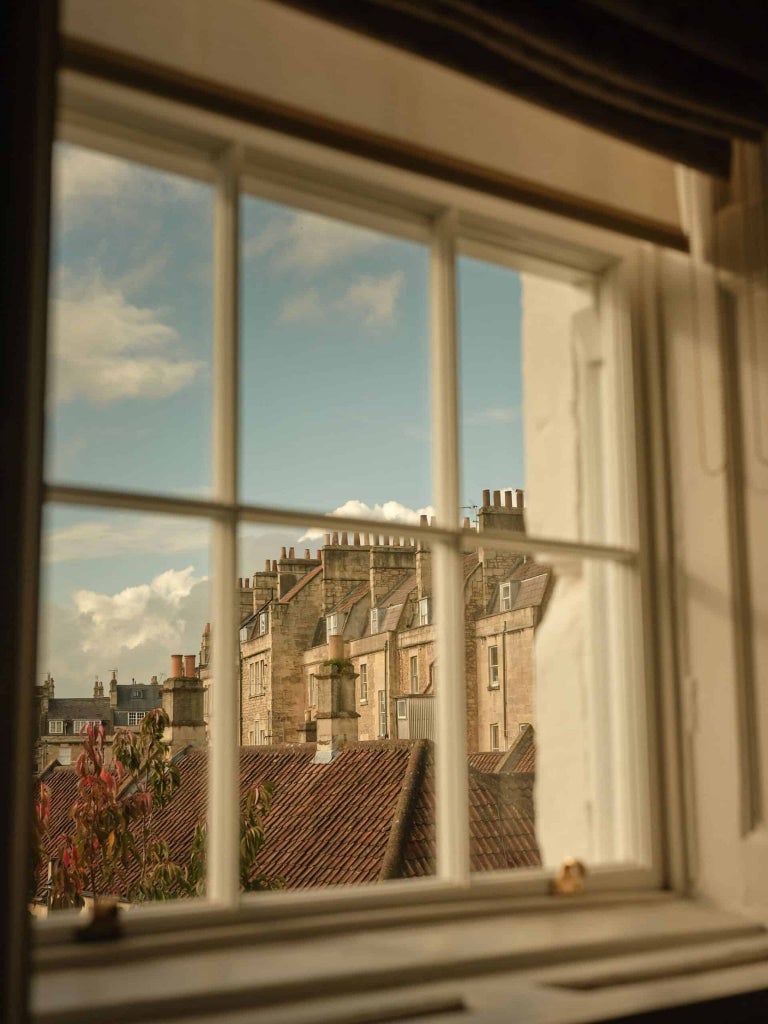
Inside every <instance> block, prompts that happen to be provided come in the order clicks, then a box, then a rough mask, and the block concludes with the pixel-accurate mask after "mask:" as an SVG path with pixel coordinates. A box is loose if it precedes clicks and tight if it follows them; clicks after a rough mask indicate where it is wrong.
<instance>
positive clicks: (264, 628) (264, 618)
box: [259, 612, 269, 636]
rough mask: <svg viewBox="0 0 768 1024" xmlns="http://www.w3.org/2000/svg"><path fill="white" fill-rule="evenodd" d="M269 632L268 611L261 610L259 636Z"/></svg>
mask: <svg viewBox="0 0 768 1024" xmlns="http://www.w3.org/2000/svg"><path fill="white" fill-rule="evenodd" d="M268 632H269V612H261V614H260V615H259V636H265V635H266V634H267V633H268Z"/></svg>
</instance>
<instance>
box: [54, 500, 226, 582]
mask: <svg viewBox="0 0 768 1024" xmlns="http://www.w3.org/2000/svg"><path fill="white" fill-rule="evenodd" d="M209 540H210V531H209V529H208V526H207V525H206V524H205V523H202V522H198V521H196V520H189V521H185V520H179V519H176V518H173V519H168V518H166V517H164V516H157V517H155V516H152V517H150V516H138V515H137V516H115V517H113V518H111V519H109V520H87V521H86V522H82V523H73V524H72V525H70V526H62V527H59V528H58V529H55V530H49V531H46V532H45V533H44V534H43V554H44V561H45V562H46V564H47V565H54V564H57V563H61V562H71V561H76V560H81V559H94V558H111V557H117V556H119V555H126V554H154V555H157V554H159V553H161V552H162V553H164V554H172V553H175V552H180V551H193V550H199V549H201V548H205V547H207V546H208V543H209ZM158 578H159V579H160V578H162V577H158Z"/></svg>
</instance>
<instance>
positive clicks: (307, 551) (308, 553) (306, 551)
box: [304, 548, 312, 562]
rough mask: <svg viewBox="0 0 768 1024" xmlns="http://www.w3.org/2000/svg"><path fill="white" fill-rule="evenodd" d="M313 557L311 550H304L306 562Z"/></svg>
mask: <svg viewBox="0 0 768 1024" xmlns="http://www.w3.org/2000/svg"><path fill="white" fill-rule="evenodd" d="M311 557H312V553H311V552H310V550H309V548H304V561H306V562H308V561H309V560H310V558H311Z"/></svg>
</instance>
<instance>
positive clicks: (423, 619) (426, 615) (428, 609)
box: [419, 597, 432, 626]
mask: <svg viewBox="0 0 768 1024" xmlns="http://www.w3.org/2000/svg"><path fill="white" fill-rule="evenodd" d="M431 621H432V598H430V597H422V599H421V600H420V601H419V625H420V626H428V625H429V623H430V622H431Z"/></svg>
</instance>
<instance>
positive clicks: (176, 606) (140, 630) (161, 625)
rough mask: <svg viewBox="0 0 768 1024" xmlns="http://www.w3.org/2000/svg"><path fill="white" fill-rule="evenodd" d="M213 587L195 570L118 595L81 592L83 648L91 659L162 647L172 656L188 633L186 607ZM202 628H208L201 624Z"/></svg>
mask: <svg viewBox="0 0 768 1024" xmlns="http://www.w3.org/2000/svg"><path fill="white" fill-rule="evenodd" d="M206 582H207V577H205V576H202V577H197V576H195V570H194V566H191V565H190V566H188V567H187V568H186V569H182V570H180V571H177V570H173V569H169V570H168V571H166V572H164V573H161V574H160V575H159V576H156V577H155V578H154V579H153V580H152V581H151V583H142V584H140V585H139V586H136V587H126V588H125V589H124V590H121V591H118V593H116V594H100V593H97V592H96V591H93V590H76V591H75V592H74V593H73V594H72V601H73V604H74V607H75V611H76V614H77V624H78V630H79V634H80V637H79V645H80V649H81V650H82V651H83V652H84V653H85V654H88V653H90V652H95V651H103V652H109V654H110V655H111V656H112V658H113V659H114V658H115V657H116V656H117V655H118V654H119V653H120V651H122V650H126V651H132V650H134V649H135V648H137V647H141V646H142V645H146V644H155V645H158V646H159V647H160V648H161V649H165V650H166V652H167V653H168V654H170V653H171V650H170V648H171V647H173V646H174V645H176V644H178V643H179V642H180V641H181V639H182V636H183V634H184V627H185V622H184V618H183V617H180V616H179V612H180V610H181V608H182V604H183V602H184V600H185V599H186V598H188V597H189V596H190V594H191V593H192V591H193V589H194V588H195V587H197V586H200V585H201V584H204V583H206ZM198 625H199V628H200V629H202V626H203V625H204V623H202V622H201V623H199V624H198Z"/></svg>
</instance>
